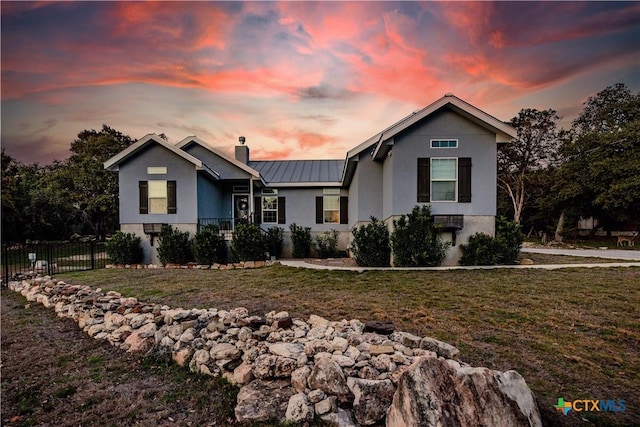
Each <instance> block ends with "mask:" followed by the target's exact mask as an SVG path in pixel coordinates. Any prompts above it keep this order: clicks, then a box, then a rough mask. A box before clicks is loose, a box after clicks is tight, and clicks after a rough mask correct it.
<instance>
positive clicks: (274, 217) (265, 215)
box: [262, 196, 278, 224]
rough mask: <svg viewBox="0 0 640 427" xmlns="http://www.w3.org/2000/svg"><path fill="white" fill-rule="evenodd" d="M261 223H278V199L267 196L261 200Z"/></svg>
mask: <svg viewBox="0 0 640 427" xmlns="http://www.w3.org/2000/svg"><path fill="white" fill-rule="evenodd" d="M262 222H264V223H267V224H277V223H278V197H277V196H268V197H263V198H262Z"/></svg>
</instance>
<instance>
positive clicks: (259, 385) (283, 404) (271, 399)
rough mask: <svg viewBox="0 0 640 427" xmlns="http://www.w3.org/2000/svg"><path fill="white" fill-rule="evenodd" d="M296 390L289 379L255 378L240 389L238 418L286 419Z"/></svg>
mask: <svg viewBox="0 0 640 427" xmlns="http://www.w3.org/2000/svg"><path fill="white" fill-rule="evenodd" d="M294 394H295V391H294V390H293V388H291V386H290V385H289V381H287V380H277V381H264V380H253V381H251V382H250V383H249V384H247V385H245V386H244V387H242V388H241V389H240V392H239V393H238V403H237V405H236V408H235V415H236V420H238V421H240V422H245V421H267V420H279V421H284V419H285V416H286V412H287V407H288V406H289V399H291V396H293V395H294Z"/></svg>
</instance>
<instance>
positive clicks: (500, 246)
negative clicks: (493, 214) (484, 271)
mask: <svg viewBox="0 0 640 427" xmlns="http://www.w3.org/2000/svg"><path fill="white" fill-rule="evenodd" d="M522 240H523V236H522V233H521V232H520V225H519V224H517V223H515V222H513V221H507V220H506V219H505V218H503V217H498V218H496V237H495V238H494V237H491V236H489V235H487V234H483V233H476V234H474V235H473V236H471V237H469V242H468V243H467V244H464V245H460V250H461V251H462V257H461V258H460V264H462V265H505V264H517V263H518V257H519V256H520V248H521V247H522Z"/></svg>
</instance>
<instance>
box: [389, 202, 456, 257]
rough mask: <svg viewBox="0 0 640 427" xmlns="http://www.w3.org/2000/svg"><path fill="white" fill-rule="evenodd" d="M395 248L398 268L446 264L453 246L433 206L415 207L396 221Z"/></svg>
mask: <svg viewBox="0 0 640 427" xmlns="http://www.w3.org/2000/svg"><path fill="white" fill-rule="evenodd" d="M393 229H394V230H393V233H392V234H391V249H392V250H393V256H394V262H395V265H396V266H398V267H435V266H438V265H440V264H442V261H444V258H445V256H446V255H447V249H448V248H449V245H450V244H449V243H448V242H445V241H443V240H442V238H441V234H442V229H441V228H440V227H439V226H438V225H437V224H435V223H434V222H433V218H432V217H431V207H430V206H428V205H423V206H422V207H420V206H415V207H414V208H413V209H412V210H411V213H409V214H408V215H402V216H401V217H400V218H399V219H398V220H394V221H393Z"/></svg>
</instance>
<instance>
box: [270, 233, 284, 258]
mask: <svg viewBox="0 0 640 427" xmlns="http://www.w3.org/2000/svg"><path fill="white" fill-rule="evenodd" d="M267 239H268V240H269V254H270V255H271V256H275V257H276V258H280V257H281V256H282V243H283V242H284V228H282V227H276V226H273V227H269V228H267Z"/></svg>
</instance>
